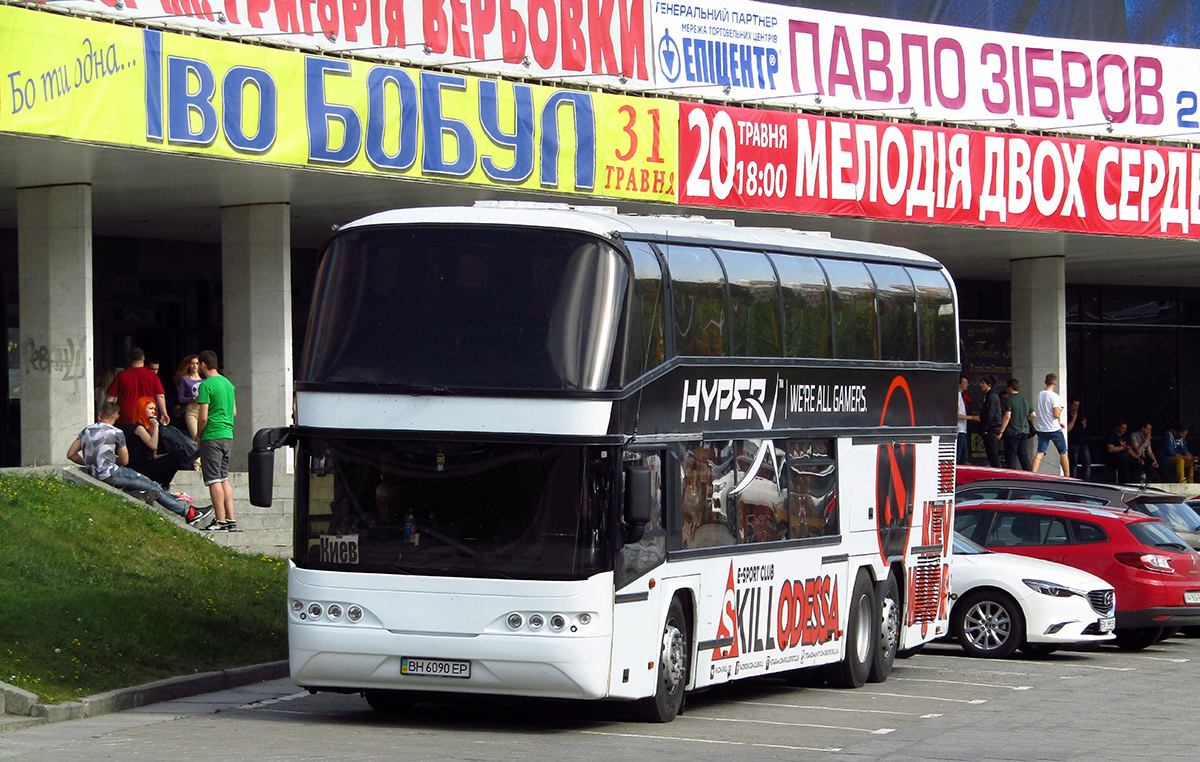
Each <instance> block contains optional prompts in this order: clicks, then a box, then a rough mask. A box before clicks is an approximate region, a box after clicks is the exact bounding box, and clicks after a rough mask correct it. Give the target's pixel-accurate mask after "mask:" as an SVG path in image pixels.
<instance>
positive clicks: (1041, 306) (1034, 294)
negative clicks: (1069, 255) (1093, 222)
mask: <svg viewBox="0 0 1200 762" xmlns="http://www.w3.org/2000/svg"><path fill="white" fill-rule="evenodd" d="M1065 262H1066V260H1065V258H1064V257H1062V256H1048V257H1036V258H1030V259H1017V260H1013V262H1012V266H1011V267H1012V286H1011V288H1012V294H1011V296H1012V366H1013V377H1014V378H1017V379H1020V381H1021V392H1022V393H1026V390H1028V395H1029V399H1030V401H1031V402H1034V403H1036V401H1037V395H1038V392H1040V391H1041V390H1042V389H1043V388H1044V387H1045V384H1044V383H1043V381H1044V380H1045V378H1046V374H1047V373H1057V374H1058V393H1059V394H1061V395H1062V396H1063V399H1064V400H1065V399H1068V397H1067V297H1066V275H1065V271H1064V265H1065ZM1041 470H1042V471H1044V472H1047V473H1058V472H1059V458H1058V453H1057V452H1055V451H1054V447H1051V448H1050V449H1049V450H1048V451H1047V452H1046V457H1045V458H1044V459H1043V461H1042V466H1041Z"/></svg>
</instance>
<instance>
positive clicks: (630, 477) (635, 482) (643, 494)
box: [625, 466, 654, 542]
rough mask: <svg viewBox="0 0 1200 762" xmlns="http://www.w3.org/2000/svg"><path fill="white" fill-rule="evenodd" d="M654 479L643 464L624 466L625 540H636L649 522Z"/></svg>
mask: <svg viewBox="0 0 1200 762" xmlns="http://www.w3.org/2000/svg"><path fill="white" fill-rule="evenodd" d="M653 492H654V480H653V478H652V476H651V472H650V469H649V468H647V467H645V466H627V467H626V468H625V524H626V525H627V526H628V530H627V531H626V535H627V537H626V541H627V542H638V541H639V540H641V539H642V534H643V533H644V532H645V531H646V524H648V523H650V512H651V510H652V509H653V507H654V494H653Z"/></svg>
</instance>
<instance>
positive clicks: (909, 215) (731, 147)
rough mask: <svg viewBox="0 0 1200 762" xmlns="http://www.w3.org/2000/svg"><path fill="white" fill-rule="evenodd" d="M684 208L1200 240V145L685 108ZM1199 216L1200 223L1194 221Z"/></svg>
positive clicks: (681, 186)
mask: <svg viewBox="0 0 1200 762" xmlns="http://www.w3.org/2000/svg"><path fill="white" fill-rule="evenodd" d="M679 133H680V134H679V141H680V150H679V161H680V184H679V203H680V204H685V205H689V204H695V205H699V206H715V207H722V208H732V209H750V210H763V211H777V212H792V213H797V214H828V215H838V216H852V217H867V218H872V219H886V220H908V221H913V222H931V223H938V224H952V225H976V226H983V227H999V228H1021V229H1031V230H1059V231H1066V232H1074V233H1096V234H1106V235H1130V236H1148V237H1156V238H1162V237H1169V238H1195V237H1197V231H1200V152H1197V151H1190V150H1186V149H1182V148H1164V147H1157V146H1144V145H1134V144H1128V143H1117V142H1112V141H1098V140H1069V139H1064V138H1053V137H1043V136H1036V135H1028V134H1014V133H1002V132H982V131H969V130H955V129H947V128H941V127H934V126H929V127H921V126H914V125H911V124H897V123H892V122H876V121H868V120H861V119H834V118H828V117H821V116H814V115H809V114H796V113H790V112H773V111H759V110H752V109H740V108H723V107H719V106H704V105H696V104H691V103H681V104H680V111H679ZM1193 224H1194V225H1197V226H1198V227H1197V231H1192V229H1191V226H1192V225H1193Z"/></svg>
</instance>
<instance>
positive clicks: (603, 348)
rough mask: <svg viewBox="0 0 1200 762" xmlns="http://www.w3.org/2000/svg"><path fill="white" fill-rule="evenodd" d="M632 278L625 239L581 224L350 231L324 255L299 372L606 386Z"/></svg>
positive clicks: (455, 382)
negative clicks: (594, 233) (605, 236)
mask: <svg viewBox="0 0 1200 762" xmlns="http://www.w3.org/2000/svg"><path fill="white" fill-rule="evenodd" d="M628 280H629V266H628V264H627V263H626V261H625V260H624V259H623V258H622V256H621V255H620V254H619V253H618V252H617V250H616V249H615V248H613V247H612V246H610V245H609V244H607V243H605V242H603V241H601V240H599V239H597V238H594V237H590V236H585V235H581V234H578V233H574V232H568V231H559V230H545V229H538V230H534V229H526V228H514V227H506V228H501V227H486V226H454V227H426V226H395V227H374V228H365V229H351V230H348V231H346V233H344V234H342V235H340V236H338V237H337V238H336V239H335V240H334V241H333V242H332V243H331V244H330V246H329V248H328V250H327V251H326V253H325V256H324V259H323V260H322V263H321V267H320V272H319V273H318V275H317V287H316V290H315V292H314V298H313V311H312V317H311V323H310V325H309V331H308V343H307V345H306V347H305V350H304V353H303V356H302V359H301V362H300V374H299V380H300V381H302V382H308V383H316V384H323V383H366V384H373V385H382V386H388V385H396V386H415V387H434V388H458V389H462V388H475V389H541V390H562V389H566V390H584V391H594V390H598V389H604V388H607V387H609V386H610V385H611V384H610V369H611V366H612V356H613V347H614V343H615V341H616V334H617V325H618V317H619V315H620V310H621V305H622V303H623V301H624V297H625V291H626V285H627V283H628Z"/></svg>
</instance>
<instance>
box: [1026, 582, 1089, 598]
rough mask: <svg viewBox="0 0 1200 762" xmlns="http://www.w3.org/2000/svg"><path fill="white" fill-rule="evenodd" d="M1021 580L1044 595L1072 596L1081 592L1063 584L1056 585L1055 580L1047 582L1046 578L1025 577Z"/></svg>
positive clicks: (1056, 596)
mask: <svg viewBox="0 0 1200 762" xmlns="http://www.w3.org/2000/svg"><path fill="white" fill-rule="evenodd" d="M1021 581H1022V582H1024V583H1025V584H1026V585H1027V586H1028V587H1029V588H1030V589H1031V590H1034V591H1036V592H1039V593H1041V594H1042V595H1049V596H1052V597H1054V598H1070V597H1071V596H1072V595H1078V594H1079V593H1077V592H1075V591H1074V590H1072V589H1071V588H1069V587H1063V586H1062V585H1056V584H1054V583H1053V582H1046V581H1045V580H1041V579H1023V580H1021Z"/></svg>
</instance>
